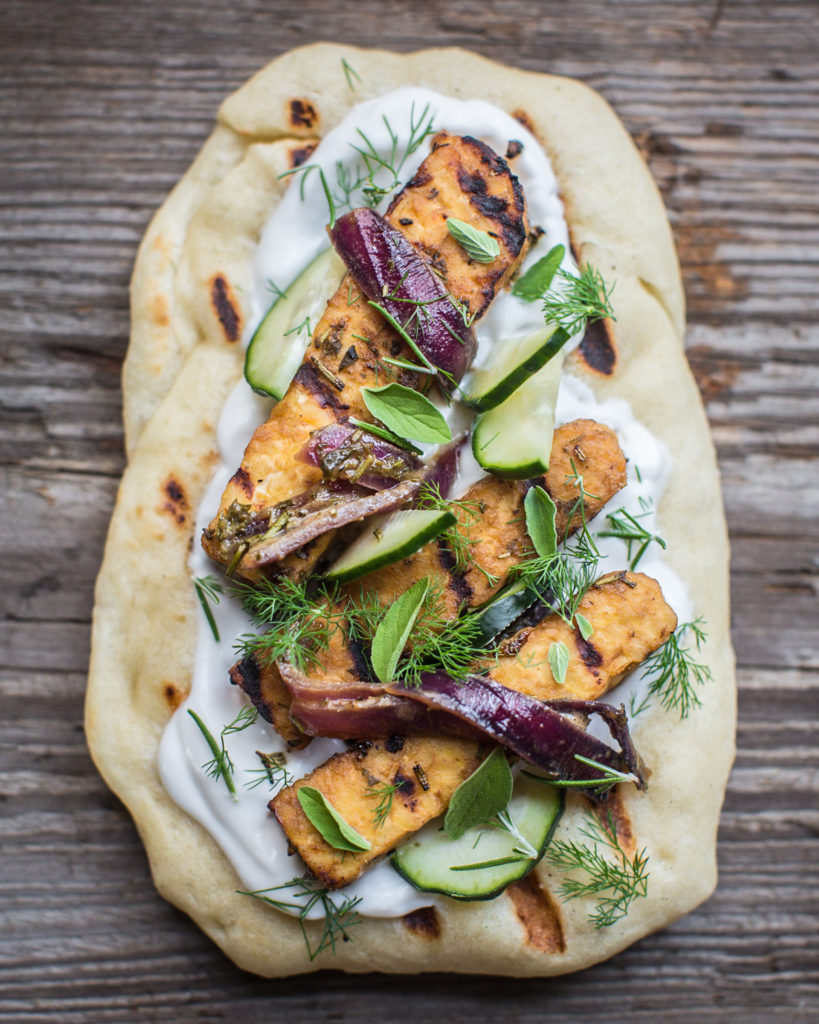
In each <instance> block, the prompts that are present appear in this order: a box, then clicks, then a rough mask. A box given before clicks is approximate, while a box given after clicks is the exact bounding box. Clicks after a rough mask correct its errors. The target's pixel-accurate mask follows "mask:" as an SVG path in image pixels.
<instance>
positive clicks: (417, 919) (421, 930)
mask: <svg viewBox="0 0 819 1024" xmlns="http://www.w3.org/2000/svg"><path fill="white" fill-rule="evenodd" d="M401 920H402V921H403V922H404V927H405V928H406V929H407V931H410V932H412V934H413V935H418V936H420V937H421V938H423V939H438V938H440V937H441V919H440V918H439V917H438V911H437V910H436V909H435V907H419V908H418V909H417V910H411V911H410V912H409V913H408V914H404V916H403V917H402V918H401Z"/></svg>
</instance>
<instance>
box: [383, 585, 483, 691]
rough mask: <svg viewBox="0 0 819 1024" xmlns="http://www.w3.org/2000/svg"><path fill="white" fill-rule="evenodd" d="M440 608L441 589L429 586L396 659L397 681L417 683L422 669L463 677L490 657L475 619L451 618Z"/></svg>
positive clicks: (460, 678)
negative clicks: (477, 664) (400, 652)
mask: <svg viewBox="0 0 819 1024" xmlns="http://www.w3.org/2000/svg"><path fill="white" fill-rule="evenodd" d="M442 607H443V602H442V588H441V587H435V588H433V587H430V589H429V591H428V592H427V596H426V598H425V599H424V604H423V606H422V608H421V611H420V613H419V615H418V618H417V619H416V620H415V625H414V626H413V628H412V632H411V633H410V635H409V639H408V641H407V646H406V648H405V650H404V653H403V654H402V656H401V658H400V659H399V661H398V666H397V668H396V670H395V678H396V680H397V681H398V682H402V683H404V684H406V685H407V686H420V685H421V676H422V675H423V674H424V673H425V672H445V673H446V674H447V675H448V676H450V677H451V678H452V679H455V680H463V679H466V677H467V676H468V675H471V674H472V673H474V672H475V671H476V667H475V666H476V663H482V664H485V663H486V661H487V659H488V658H491V657H492V652H491V651H488V650H487V648H486V646H485V644H486V638H485V637H484V635H483V632H482V631H481V627H480V622H479V620H478V618H476V617H474V616H468V615H465V616H462V617H460V618H457V619H452V618H450V617H449V616H447V615H445V614H443V612H442V610H441V609H442Z"/></svg>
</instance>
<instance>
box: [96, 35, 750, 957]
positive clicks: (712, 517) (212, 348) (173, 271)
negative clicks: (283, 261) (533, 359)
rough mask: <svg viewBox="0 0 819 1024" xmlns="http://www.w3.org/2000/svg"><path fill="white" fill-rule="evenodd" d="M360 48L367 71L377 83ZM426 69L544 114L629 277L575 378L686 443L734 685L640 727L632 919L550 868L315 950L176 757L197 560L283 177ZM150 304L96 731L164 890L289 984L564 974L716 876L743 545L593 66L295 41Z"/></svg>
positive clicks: (643, 198)
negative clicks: (355, 109) (192, 806)
mask: <svg viewBox="0 0 819 1024" xmlns="http://www.w3.org/2000/svg"><path fill="white" fill-rule="evenodd" d="M342 58H345V59H346V60H347V61H348V62H349V64H350V65H352V66H353V67H354V68H355V70H356V72H357V74H358V75H359V76H360V81H356V82H355V85H356V88H355V90H352V89H350V88H349V87H348V84H347V82H346V81H345V78H344V74H343V68H342V64H341V61H342ZM408 84H422V85H425V86H428V87H430V88H432V89H435V90H438V91H439V92H442V93H445V94H451V95H455V96H458V97H462V98H470V97H479V98H482V99H485V100H488V101H489V102H492V103H494V104H495V105H497V106H499V107H500V108H502V109H505V110H506V111H508V112H509V113H511V114H513V115H514V116H515V117H517V118H519V119H520V120H521V121H522V122H523V123H525V124H526V125H527V126H528V127H529V128H530V130H532V131H533V132H534V134H535V135H536V136H537V137H538V138H539V139H540V141H541V142H542V144H543V146H544V148H545V150H546V151H547V153H548V155H549V157H550V158H551V161H552V164H553V166H554V170H555V173H556V175H557V178H558V181H559V185H560V191H561V196H562V199H563V202H564V205H565V208H566V216H567V220H568V223H569V228H570V233H571V238H572V245H573V247H574V249H575V252H576V255H577V257H578V259H579V260H580V261H582V262H589V263H593V264H594V265H595V266H597V267H598V268H599V269H600V270H601V272H602V274H603V276H604V277H605V278H606V279H607V280H613V281H616V289H615V292H614V295H613V304H614V307H615V312H616V316H617V320H616V322H613V323H609V322H606V326H605V328H603V327H597V328H595V329H592V330H590V331H589V332H588V333H587V336H586V339H585V341H584V343H583V344H582V345H581V346H580V348H579V349H578V350H577V351H576V352H575V353H574V354H573V355H572V356H571V357H570V358H569V360H568V361H567V372H569V373H571V374H574V375H578V376H581V377H583V378H584V379H585V380H586V381H587V383H589V384H590V385H591V387H592V388H593V389H594V391H595V393H596V394H597V395H598V396H601V397H607V396H618V397H621V398H624V399H626V400H627V401H628V402H629V403H630V404H631V406H632V408H633V410H634V413H635V415H636V417H637V419H638V420H639V421H641V422H642V423H643V424H645V425H646V426H647V427H648V429H649V430H651V431H652V433H653V434H654V435H655V436H656V437H657V438H659V439H660V440H661V441H662V442H663V443H664V444H665V445H666V447H667V448H668V449H669V451H670V452H671V453H672V458H673V473H672V477H671V480H670V483H669V486H668V489H667V491H666V493H665V496H664V498H663V501H662V503H661V505H660V507H659V517H660V521H661V524H662V531H663V536H664V538H665V540H666V541H667V544H668V552H667V561H668V563H669V564H670V565H671V567H672V568H673V569H674V570H675V571H676V573H677V574H678V575H679V576H680V577H681V578H682V580H683V581H684V582H685V583H686V585H687V587H688V590H689V593H690V595H691V598H692V600H693V604H694V606H695V608H696V611H697V614H698V615H701V616H703V617H704V618H705V619H706V620H707V622H708V630H709V639H708V642H707V644H706V645H705V647H704V649H703V658H704V660H705V661H706V662H707V665H708V667H709V668H710V670H711V672H712V675H713V679H712V681H711V682H710V683H709V684H708V685H707V686H706V687H703V688H702V689H701V690H700V691H699V696H700V698H701V700H702V706H701V707H699V708H697V709H695V710H694V711H693V712H692V714H691V715H690V716H689V717H687V718H685V719H683V720H679V719H677V718H676V717H672V716H669V715H668V714H667V712H665V711H664V710H663V709H662V708H661V707H660V706H659V705H657V706H654V707H652V708H651V709H650V710H649V711H647V712H646V713H645V715H644V716H641V718H640V720H639V725H637V726H635V740H636V742H637V744H638V747H639V750H640V753H641V755H642V757H643V758H644V760H645V761H646V763H647V764H648V765H649V766H650V769H651V777H650V785H649V788H648V790H647V791H646V792H645V793H642V792H638V791H637V790H636V789H634V788H633V787H631V788H629V789H628V790H626V791H624V792H623V793H622V795H619V796H618V797H616V798H613V800H612V801H611V802H610V809H611V811H612V813H613V815H614V816H615V817H616V819H617V823H618V836H619V837H620V840H621V842H622V843H623V845H624V847H625V848H626V849H627V850H628V851H631V852H633V851H635V850H637V849H642V848H645V850H646V853H647V855H648V856H649V858H650V886H649V894H648V896H647V897H646V898H643V899H638V900H636V901H635V902H634V904H633V905H632V907H631V909H630V911H629V913H628V916H627V917H625V918H624V919H623V920H621V921H619V922H618V924H617V925H616V926H615V927H611V928H605V929H602V930H596V929H595V928H594V926H593V924H592V923H591V922H590V921H589V919H588V914H587V911H588V905H587V904H584V901H583V900H577V901H573V902H568V903H563V902H561V900H560V899H559V898H558V896H557V895H556V891H557V889H558V886H559V884H560V881H561V879H560V876H559V874H558V873H557V872H556V871H555V869H554V868H552V867H551V866H550V865H549V863H548V862H547V861H546V860H544V861H542V862H541V864H540V865H539V866H538V868H537V869H536V870H535V872H533V873H532V874H531V875H529V876H528V877H527V878H526V879H524V881H523V882H520V883H516V884H515V885H513V886H511V887H510V888H509V889H508V890H507V891H506V893H504V894H503V895H502V896H501V897H499V898H497V899H495V900H491V901H489V902H485V903H465V904H463V903H456V902H454V901H444V903H445V905H444V904H442V905H440V906H438V908H437V909H426V910H421V911H415V912H413V913H411V914H409V915H407V916H406V917H404V918H396V919H376V918H368V919H365V920H364V921H363V922H362V923H361V924H359V925H358V926H357V927H356V929H355V931H354V933H352V934H351V937H352V938H353V940H354V941H352V942H347V943H339V944H338V945H337V947H336V951H335V954H334V955H333V954H332V953H330V952H324V953H322V954H321V955H320V956H319V957H318V958H316V959H315V960H313V961H310V960H309V959H308V955H307V951H306V950H305V945H304V942H303V938H302V933H301V929H300V927H299V923H298V922H297V921H296V920H295V919H292V918H288V917H286V916H284V915H281V914H278V913H276V912H275V911H273V910H271V909H269V908H266V907H264V906H262V905H261V904H260V903H258V902H256V901H253V900H249V899H247V898H246V897H243V896H239V895H237V894H236V889H237V888H240V883H239V880H238V878H237V876H236V874H235V872H234V870H233V868H232V867H231V865H230V863H229V862H228V860H227V858H226V857H225V855H224V854H223V853H222V851H221V850H220V848H219V847H218V845H217V844H216V842H215V841H214V840H213V839H212V838H211V836H210V835H209V834H208V833H207V832H206V831H205V830H204V829H203V828H202V827H201V826H200V825H199V824H198V823H196V822H195V821H194V820H192V819H191V818H190V817H189V816H188V815H187V814H186V813H185V812H184V811H182V810H181V809H180V808H179V807H178V806H177V805H176V804H175V803H174V802H173V801H172V800H171V799H170V797H169V796H168V795H167V793H166V792H165V790H164V788H163V786H162V784H161V782H160V778H159V774H158V770H157V750H158V745H159V740H160V737H161V735H162V731H163V729H164V727H165V725H166V724H167V722H168V720H169V718H170V716H171V715H172V714H173V712H174V710H175V708H176V707H178V705H179V704H180V703H181V701H182V700H183V699H184V697H185V695H186V694H187V692H188V689H189V687H190V681H191V674H192V667H193V651H194V641H195V635H196V625H195V623H196V618H195V605H194V601H195V598H194V594H193V590H192V587H191V585H190V576H189V571H188V567H187V558H188V553H189V551H190V547H191V545H192V544H195V543H198V537H195V536H194V532H195V524H194V518H195V512H196V509H197V507H198V504H199V502H200V500H201V498H202V495H203V493H204V490H205V488H206V486H207V485H208V482H209V480H210V476H211V473H212V471H213V468H214V466H215V464H216V461H217V452H216V437H215V432H216V424H217V421H218V417H219V412H220V410H221V408H222V405H223V403H224V401H225V399H226V398H227V396H228V394H229V393H230V391H231V389H232V388H233V386H234V384H235V382H236V381H237V380H238V379H239V377H240V375H241V372H242V361H243V353H242V351H241V346H240V344H239V339H240V335H241V332H242V328H243V326H244V324H245V321H246V319H247V317H248V314H249V310H248V308H247V301H248V300H247V297H248V295H249V291H250V278H251V258H252V254H253V250H254V247H255V245H256V243H257V241H258V237H259V234H260V231H261V228H262V226H263V224H264V222H265V220H266V218H267V216H268V215H269V213H270V210H271V209H272V208H273V207H274V206H275V204H276V202H277V201H278V198H279V197H280V196H281V195H282V194H283V189H284V188H285V187H286V179H284V180H280V179H279V175H280V174H281V173H282V171H283V170H286V169H288V168H290V167H292V166H293V165H294V164H296V163H299V162H302V161H303V160H304V159H305V156H306V154H309V151H310V148H311V147H312V145H313V143H314V140H316V139H318V138H321V137H322V135H323V134H324V133H326V132H327V131H328V130H329V129H330V128H332V127H333V126H334V125H335V124H337V123H338V122H339V120H340V119H341V118H342V117H343V116H344V115H345V114H346V113H347V112H348V110H349V109H350V108H351V107H352V106H353V105H354V104H355V103H359V102H361V101H363V100H366V99H369V98H371V97H373V96H376V95H379V94H382V93H385V92H388V91H390V90H393V89H395V88H397V87H400V86H402V85H408ZM132 309H133V329H132V341H131V347H130V349H129V354H128V359H127V362H126V367H125V375H124V392H125V415H126V432H127V443H128V451H129V460H130V461H129V466H128V468H127V470H126V473H125V475H124V477H123V481H122V484H121V487H120V491H119V496H118V501H117V506H116V509H115V512H114V516H113V519H112V523H111V529H110V533H109V538H108V544H107V547H106V553H105V560H104V563H103V566H102V570H101V572H100V576H99V580H98V583H97V591H96V607H95V612H94V630H93V651H92V659H91V669H90V677H89V689H88V698H87V706H86V728H87V734H88V739H89V745H90V747H91V751H92V754H93V756H94V759H95V761H96V763H97V765H98V767H99V769H100V771H101V772H102V774H103V776H104V777H105V779H106V781H107V782H108V784H109V785H110V786H111V788H112V789H113V790H114V791H115V792H116V793H117V794H118V796H119V797H120V798H121V799H122V800H123V801H124V803H125V804H126V806H127V807H128V809H129V811H130V812H131V814H132V815H133V817H134V820H135V822H136V824H137V827H138V829H139V832H140V835H141V836H142V839H143V841H144V843H145V846H146V849H147V851H148V856H149V859H150V863H151V869H152V872H153V876H154V879H155V882H156V885H157V888H158V889H159V891H160V892H161V893H162V895H163V896H165V897H166V898H167V899H169V900H171V901H172V902H173V903H175V904H176V905H177V906H179V907H180V908H181V909H183V910H184V911H185V912H186V913H188V914H189V915H190V916H191V917H192V918H193V919H194V920H195V921H196V922H197V923H198V924H199V925H200V926H201V927H202V928H203V929H204V930H205V931H206V932H207V933H208V934H209V935H211V936H212V937H213V938H214V940H215V941H216V942H217V943H218V944H219V945H220V946H221V947H222V948H223V949H224V951H225V952H226V953H227V954H228V955H229V956H230V957H231V958H232V959H233V960H234V961H235V962H236V963H237V964H239V965H240V966H241V967H243V968H245V969H247V970H251V971H255V972H257V973H259V974H262V975H266V976H278V975H286V974H293V973H298V972H303V971H309V970H315V969H318V968H338V969H343V970H348V971H354V972H355V971H374V970H375V971H391V972H402V973H403V972H416V971H425V970H435V971H462V972H483V973H496V974H508V975H516V976H545V975H555V974H561V973H565V972H568V971H573V970H577V969H580V968H583V967H586V966H588V965H590V964H593V963H595V962H598V961H600V960H603V959H605V958H607V957H609V956H611V955H612V954H614V953H616V952H617V951H618V950H620V949H622V948H624V947H625V946H627V945H628V944H629V943H631V942H633V941H635V940H636V939H638V938H640V937H641V936H644V935H645V934H647V933H649V932H651V931H653V930H655V929H657V928H660V927H662V926H664V925H666V924H668V923H669V922H671V921H673V920H675V919H676V918H677V917H679V916H680V915H682V914H684V913H686V912H688V911H689V910H691V909H692V908H693V907H695V906H697V904H699V903H700V902H701V901H702V900H704V899H705V898H706V897H707V896H708V895H709V894H710V893H711V891H712V890H713V888H714V885H715V882H716V861H715V842H716V828H717V821H718V816H719V809H720V806H721V803H722V799H723V794H724V789H725V784H726V780H727V775H728V771H729V768H730V764H731V761H732V757H733V743H734V740H733V737H734V722H735V690H734V679H733V654H732V650H731V646H730V639H729V619H728V587H727V581H728V547H727V539H726V531H725V524H724V518H723V512H722V505H721V499H720V489H719V480H718V476H717V469H716V464H715V458H714V451H713V447H712V444H711V440H710V436H709V432H708V426H707V422H706V419H705V415H704V411H703V408H702V405H701V402H700V399H699V395H698V392H697V389H696V386H695V384H694V381H693V379H692V377H691V374H690V371H689V369H688V365H687V363H686V361H685V357H684V354H683V345H682V334H683V328H684V314H683V296H682V290H681V285H680V279H679V271H678V266H677V260H676V255H675V252H674V248H673V242H672V238H671V233H670V229H669V225H668V222H667V219H666V216H665V213H664V210H663V207H662V203H661V200H660V198H659V195H658V193H657V191H656V188H655V186H654V184H653V182H652V180H651V178H650V175H649V173H648V171H647V169H646V167H645V165H644V163H643V161H642V159H641V158H640V156H639V154H638V153H637V151H636V149H635V147H634V146H633V144H632V143H631V140H630V139H629V137H628V135H627V133H626V132H625V130H624V129H623V127H622V125H621V124H620V122H619V121H618V119H617V118H616V116H615V115H614V114H613V113H612V111H611V109H610V108H609V107H608V106H607V104H606V103H605V102H604V101H603V100H602V99H601V98H600V97H599V96H597V95H596V94H595V93H594V92H592V91H591V90H589V89H588V88H586V87H585V86H583V85H581V84H579V83H577V82H574V81H570V80H567V79H561V78H556V77H552V76H548V75H538V74H533V73H528V72H522V71H517V70H513V69H510V68H506V67H502V66H500V65H497V64H494V63H492V62H491V61H488V60H486V59H484V58H481V57H478V56H475V55H473V54H469V53H466V52H463V51H459V50H427V51H423V52H419V53H415V54H408V55H396V54H390V53H384V52H379V51H363V50H355V49H354V48H351V47H337V46H332V45H326V44H321V45H317V46H313V47H308V48H305V49H301V50H297V51H293V52H291V53H288V54H285V55H283V56H282V57H280V58H278V59H277V60H275V61H274V62H273V63H271V64H270V65H269V66H268V67H266V68H265V69H263V70H262V71H261V72H260V73H259V74H257V75H256V76H254V78H252V79H251V80H250V81H249V82H248V83H247V84H246V85H244V86H243V87H242V88H241V89H239V90H238V92H236V93H235V94H234V95H233V96H231V97H229V98H228V99H227V100H226V101H225V103H224V104H223V105H222V108H221V110H220V112H219V124H218V126H217V128H216V130H215V131H214V134H213V135H212V136H211V138H210V139H209V140H208V142H207V143H206V145H205V147H204V149H203V151H202V153H201V154H200V156H199V158H198V159H197V161H196V162H195V164H194V165H193V167H192V168H191V170H190V171H189V172H188V174H187V175H186V176H185V178H183V180H182V181H181V182H180V184H179V185H178V186H177V188H176V189H175V190H174V192H173V193H172V195H171V196H170V197H169V199H168V201H167V202H166V204H165V205H164V206H163V208H162V209H161V210H160V212H159V213H158V214H157V216H156V218H155V219H154V222H153V223H152V225H151V227H150V229H149V231H148V234H147V235H146V239H145V241H144V242H143V245H142V247H141V249H140V253H139V257H138V260H137V265H136V268H135V272H134V278H133V282H132ZM226 685H228V683H227V680H226ZM580 803H581V798H580V797H574V796H569V798H568V800H567V805H568V806H567V813H566V815H565V817H564V819H563V823H562V825H561V830H562V831H561V835H562V836H565V837H566V838H572V837H573V836H576V829H577V824H576V823H577V822H578V821H579V819H580V815H579V814H576V813H573V811H574V810H576V809H577V807H578V806H579V804H580ZM564 830H565V831H564ZM311 927H320V926H311Z"/></svg>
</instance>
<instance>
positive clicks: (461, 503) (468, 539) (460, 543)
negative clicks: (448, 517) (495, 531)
mask: <svg viewBox="0 0 819 1024" xmlns="http://www.w3.org/2000/svg"><path fill="white" fill-rule="evenodd" d="M417 507H418V508H422V509H435V510H436V511H440V512H452V513H454V514H455V516H456V517H457V522H456V523H455V525H454V526H450V527H449V529H448V530H445V531H444V533H443V534H442V535H441V537H442V539H443V540H445V541H446V543H447V546H448V547H449V550H450V552H451V554H452V557H453V559H454V565H453V567H452V568H453V570H454V571H455V572H456V573H461V574H462V573H465V572H466V571H467V569H477V570H478V571H479V572H480V573H481V574H482V575H483V576H484V578H485V579H486V582H487V583H488V584H489V586H490V587H493V586H494V585H495V584H496V583H497V582H498V577H497V576H496V575H495V574H494V573H491V572H489V570H488V569H484V568H483V566H482V565H480V564H479V563H478V562H477V561H476V560H475V558H474V557H473V552H472V549H473V548H474V547H475V545H476V544H477V540H476V539H473V537H472V529H473V528H474V527H475V526H477V525H478V524H479V523H480V522H481V517H482V515H483V514H484V512H485V511H486V506H485V504H484V503H483V502H481V501H477V500H472V499H468V498H467V499H464V498H458V499H453V498H445V497H444V496H443V495H442V494H441V488H440V487H439V486H438V484H437V483H430V482H427V483H425V484H423V486H422V487H421V490H420V491H419V492H418V499H417Z"/></svg>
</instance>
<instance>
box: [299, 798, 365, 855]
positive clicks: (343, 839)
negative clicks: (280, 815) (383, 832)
mask: <svg viewBox="0 0 819 1024" xmlns="http://www.w3.org/2000/svg"><path fill="white" fill-rule="evenodd" d="M296 795H297V796H298V798H299V803H300V804H301V809H302V810H303V811H304V813H305V814H306V815H307V818H308V820H309V822H310V824H311V825H312V826H313V827H314V828H316V829H317V830H318V831H319V832H320V833H321V836H322V838H323V839H324V841H325V842H327V843H329V844H330V846H332V847H333V849H335V850H349V851H350V852H351V853H360V852H361V851H362V850H369V849H370V846H371V844H370V842H369V840H368V839H365V838H364V836H362V835H361V834H360V833H358V832H356V830H355V829H354V828H353V826H352V825H348V824H347V822H346V821H345V820H344V818H342V816H341V815H340V814H339V813H338V811H337V810H336V809H335V807H333V805H332V804H331V803H330V801H329V800H328V799H327V797H326V796H325V795H324V794H323V793H322V792H320V791H319V790H318V789H314V788H313V787H312V786H302V787H301V788H300V789H299V791H298V793H297V794H296Z"/></svg>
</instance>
